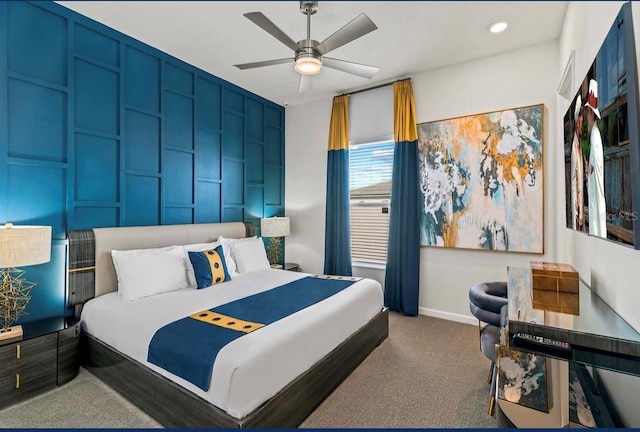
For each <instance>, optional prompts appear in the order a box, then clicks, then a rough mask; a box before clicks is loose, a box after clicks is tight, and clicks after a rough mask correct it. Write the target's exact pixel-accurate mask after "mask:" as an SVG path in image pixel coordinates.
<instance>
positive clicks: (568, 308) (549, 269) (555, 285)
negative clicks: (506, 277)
mask: <svg viewBox="0 0 640 432" xmlns="http://www.w3.org/2000/svg"><path fill="white" fill-rule="evenodd" d="M530 266H531V287H532V294H533V308H534V309H542V310H546V311H550V312H561V313H568V314H572V315H580V297H579V292H580V279H579V277H578V272H577V271H576V269H574V268H573V267H572V266H571V265H569V264H562V263H549V262H534V261H532V262H531V263H530Z"/></svg>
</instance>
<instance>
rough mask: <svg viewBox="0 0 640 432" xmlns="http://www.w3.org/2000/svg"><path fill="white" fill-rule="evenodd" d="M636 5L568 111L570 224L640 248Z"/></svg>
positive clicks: (616, 26) (623, 13) (625, 12)
mask: <svg viewBox="0 0 640 432" xmlns="http://www.w3.org/2000/svg"><path fill="white" fill-rule="evenodd" d="M638 87H639V85H638V72H637V55H636V49H635V38H634V31H633V19H632V14H631V4H630V3H626V4H624V5H623V6H622V8H621V10H620V13H619V14H618V16H617V17H616V19H615V20H614V22H613V24H612V26H611V28H610V29H609V33H607V35H606V37H605V40H604V42H603V43H602V45H601V47H600V49H599V51H598V54H597V55H596V57H595V59H594V60H593V62H592V63H591V66H590V67H589V70H588V71H587V74H586V75H585V76H584V78H583V79H582V81H580V83H579V85H578V90H577V91H576V93H575V94H574V95H573V99H571V104H570V106H569V109H568V110H567V112H566V113H565V115H564V118H563V120H564V121H563V124H564V165H565V204H566V205H565V215H566V221H567V228H570V229H574V230H577V231H581V232H584V233H587V234H589V235H591V236H596V237H600V238H606V239H608V240H612V241H615V242H617V243H620V244H623V245H627V246H632V247H635V248H636V249H640V218H639V217H638V211H637V208H638V206H639V203H640V187H639V186H638V185H639V184H640V127H639V126H638V125H639V123H640V105H639V97H638V93H639V89H638Z"/></svg>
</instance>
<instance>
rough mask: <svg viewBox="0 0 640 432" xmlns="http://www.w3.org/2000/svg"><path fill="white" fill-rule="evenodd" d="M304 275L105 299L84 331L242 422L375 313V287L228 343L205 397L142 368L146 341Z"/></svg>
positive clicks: (362, 286)
mask: <svg viewBox="0 0 640 432" xmlns="http://www.w3.org/2000/svg"><path fill="white" fill-rule="evenodd" d="M305 276H307V274H305V273H296V272H289V271H283V270H272V269H268V270H261V271H257V272H253V273H247V274H242V275H239V276H236V277H234V278H233V280H231V281H229V282H225V283H223V284H220V285H215V286H213V287H209V288H205V289H200V290H195V289H186V290H180V291H172V292H168V293H163V294H158V295H154V296H151V297H146V298H143V299H138V300H134V301H127V300H123V299H122V298H121V296H120V295H118V293H110V294H106V295H103V296H100V297H98V298H95V299H92V300H90V301H89V302H88V303H87V304H86V305H85V306H84V308H83V311H82V326H83V330H84V331H86V332H87V333H89V334H90V335H92V336H94V337H96V338H97V339H99V340H101V341H102V342H104V343H106V344H107V345H110V346H111V347H113V348H115V349H116V350H118V351H120V352H121V353H123V354H126V355H127V356H129V357H131V358H133V359H134V360H136V361H138V362H140V363H142V364H144V365H145V366H147V367H149V368H150V369H152V370H154V371H156V372H158V373H160V374H161V375H163V376H165V377H167V378H169V379H171V380H172V381H174V382H176V383H177V384H179V385H181V386H182V387H184V388H186V389H188V390H189V391H191V392H193V393H195V394H196V395H198V396H200V397H202V398H204V399H206V400H207V401H209V402H211V403H212V404H213V405H215V406H217V407H219V408H221V409H222V410H224V411H226V412H227V413H228V414H229V415H231V416H233V417H235V418H237V419H242V418H243V417H245V416H246V415H247V414H249V413H251V412H252V411H253V410H254V409H256V408H257V407H258V406H260V405H261V404H262V403H263V402H265V401H266V400H268V399H269V398H271V397H272V396H274V395H275V394H276V393H278V391H279V390H280V389H282V388H283V387H285V386H286V385H287V384H288V383H289V382H291V381H292V380H293V379H295V378H296V377H297V376H298V375H300V374H301V373H303V372H304V371H306V370H307V369H309V368H310V367H311V366H312V365H313V364H314V363H316V362H317V361H319V360H320V359H322V358H323V357H324V356H325V355H326V354H327V353H329V352H330V351H331V350H333V349H334V348H335V347H337V346H338V345H339V344H340V343H342V342H343V341H344V340H345V339H347V338H348V337H349V336H350V335H351V334H353V333H354V332H355V331H357V330H358V329H359V328H361V327H362V326H363V325H364V324H366V323H367V322H368V321H369V320H370V319H371V318H372V317H373V316H375V315H376V314H377V313H378V312H380V310H381V309H382V304H383V298H382V288H381V286H380V284H379V283H378V282H376V281H373V280H371V279H363V280H361V281H359V282H356V283H354V284H353V285H351V286H349V287H348V288H347V289H345V290H343V291H341V292H339V293H338V294H335V295H333V296H331V297H329V298H327V299H326V300H323V301H321V302H319V303H316V304H314V305H312V306H309V307H308V308H306V309H304V310H302V311H299V312H297V313H295V314H293V315H291V316H288V317H286V318H284V319H282V320H280V321H277V322H275V323H273V324H270V325H268V326H266V327H263V328H261V329H260V330H257V331H255V332H253V333H249V334H247V335H245V336H242V337H240V338H238V339H236V340H234V341H233V342H231V343H230V344H228V345H227V346H225V347H224V348H223V349H222V350H221V351H220V353H219V354H218V356H217V358H216V361H215V364H214V367H213V373H212V376H211V385H210V387H209V391H207V392H205V391H203V390H202V389H200V388H198V387H196V386H195V385H193V384H191V383H190V382H188V381H186V380H184V379H182V378H180V377H177V376H175V375H173V374H171V373H170V372H167V371H165V370H164V369H162V368H160V367H158V366H156V365H154V364H151V363H149V362H147V350H148V347H149V342H150V341H151V338H152V337H153V335H154V333H155V332H156V330H158V329H159V328H160V327H162V326H164V325H165V324H168V323H170V322H173V321H176V320H178V319H181V318H184V317H185V316H187V315H190V314H192V313H195V312H198V311H201V310H205V309H210V308H212V307H215V306H219V305H222V304H225V303H228V302H231V301H233V300H236V299H239V298H243V297H247V296H249V295H252V294H256V293H259V292H262V291H265V290H267V289H270V288H273V287H276V286H279V285H283V284H285V283H287V282H290V281H293V280H296V279H300V278H303V277H305Z"/></svg>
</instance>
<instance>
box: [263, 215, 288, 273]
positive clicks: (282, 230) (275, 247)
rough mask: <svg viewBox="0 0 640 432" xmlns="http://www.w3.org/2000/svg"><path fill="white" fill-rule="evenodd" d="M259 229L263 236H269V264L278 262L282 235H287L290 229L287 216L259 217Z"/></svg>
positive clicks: (272, 264)
mask: <svg viewBox="0 0 640 432" xmlns="http://www.w3.org/2000/svg"><path fill="white" fill-rule="evenodd" d="M260 231H261V234H262V236H263V237H269V244H268V246H267V256H268V258H269V264H271V266H274V265H276V264H278V260H279V259H280V254H281V253H282V237H285V236H288V235H289V234H290V233H291V231H290V227H289V218H288V217H272V218H264V219H260Z"/></svg>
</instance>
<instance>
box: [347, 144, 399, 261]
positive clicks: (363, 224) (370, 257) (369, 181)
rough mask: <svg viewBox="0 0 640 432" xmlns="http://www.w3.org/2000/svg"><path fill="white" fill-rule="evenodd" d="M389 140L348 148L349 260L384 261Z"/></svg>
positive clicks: (390, 165) (388, 202)
mask: <svg viewBox="0 0 640 432" xmlns="http://www.w3.org/2000/svg"><path fill="white" fill-rule="evenodd" d="M393 148H394V142H393V141H385V142H378V143H370V144H359V145H352V146H351V148H350V149H349V195H350V199H351V209H350V210H351V221H350V222H351V259H352V260H353V261H354V262H366V263H375V264H385V263H386V262H387V241H388V237H389V206H390V205H391V174H392V171H393Z"/></svg>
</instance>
